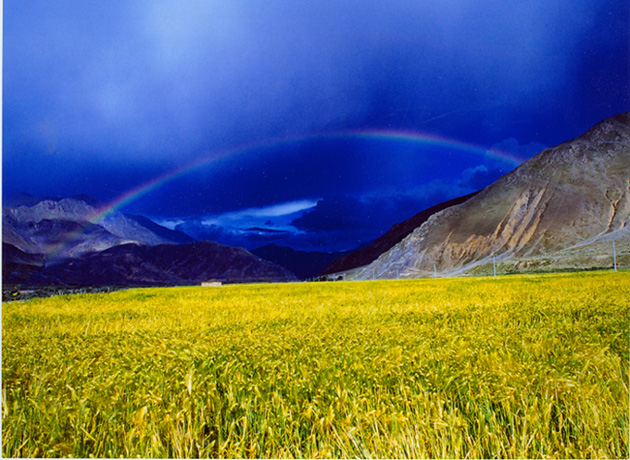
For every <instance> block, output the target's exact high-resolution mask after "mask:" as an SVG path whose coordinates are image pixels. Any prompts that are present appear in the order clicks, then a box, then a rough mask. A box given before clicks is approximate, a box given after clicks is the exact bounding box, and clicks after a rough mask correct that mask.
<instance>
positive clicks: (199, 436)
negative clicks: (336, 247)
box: [2, 272, 630, 458]
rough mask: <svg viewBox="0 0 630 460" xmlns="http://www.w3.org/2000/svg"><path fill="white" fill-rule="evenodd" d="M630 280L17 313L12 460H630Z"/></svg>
mask: <svg viewBox="0 0 630 460" xmlns="http://www.w3.org/2000/svg"><path fill="white" fill-rule="evenodd" d="M629 302H630V278H629V275H628V273H616V274H615V273H604V272H596V273H580V274H558V275H527V276H526V275H523V276H505V277H499V278H467V279H427V280H400V281H366V282H335V283H295V284H276V285H273V284H266V285H265V284H259V285H228V286H220V287H212V288H201V287H186V288H151V289H131V290H128V291H120V292H115V293H110V294H86V295H77V296H61V297H53V298H47V299H34V300H31V301H28V302H12V303H6V304H4V305H3V309H2V454H3V456H5V457H66V456H74V457H91V456H95V457H119V456H123V457H136V456H140V457H362V458H372V457H394V458H399V457H416V458H421V457H440V458H443V457H459V458H479V457H482V458H492V457H508V458H514V457H527V458H541V457H545V458H547V457H552V458H575V457H614V458H615V457H616V458H628V432H629V423H628V420H629V413H628V407H629V400H628V379H629V376H628V375H629V370H628V367H629V356H628V355H629Z"/></svg>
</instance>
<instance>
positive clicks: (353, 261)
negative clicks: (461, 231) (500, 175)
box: [322, 192, 478, 275]
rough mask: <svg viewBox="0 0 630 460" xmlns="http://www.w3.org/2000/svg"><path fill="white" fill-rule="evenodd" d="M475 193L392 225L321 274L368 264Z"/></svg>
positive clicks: (336, 261)
mask: <svg viewBox="0 0 630 460" xmlns="http://www.w3.org/2000/svg"><path fill="white" fill-rule="evenodd" d="M477 193H478V192H475V193H471V194H469V195H465V196H461V197H458V198H453V199H452V200H448V201H444V202H443V203H439V204H436V205H435V206H431V207H430V208H428V209H425V210H424V211H421V212H419V213H418V214H416V215H415V216H413V217H411V218H410V219H407V220H405V221H403V222H400V223H397V224H394V225H393V226H392V227H391V228H390V229H389V230H388V231H387V232H385V233H384V234H383V235H381V236H380V237H378V238H377V239H376V240H374V242H373V243H372V244H370V245H369V246H367V247H365V248H361V249H359V250H357V251H353V252H351V253H350V254H347V255H344V256H342V257H339V258H338V259H335V260H334V261H333V262H332V263H331V264H330V265H328V266H327V267H326V268H325V269H324V270H323V271H322V274H324V275H325V274H330V273H338V272H344V271H347V270H351V269H353V268H357V267H362V266H364V265H367V264H369V263H370V262H372V261H373V260H375V259H376V258H377V257H378V256H380V255H381V254H383V253H384V252H387V251H388V250H390V249H391V248H392V247H394V246H395V245H396V244H398V243H400V242H401V241H402V240H403V239H404V238H405V237H406V236H407V235H409V234H410V233H411V232H413V231H414V230H415V229H416V228H418V227H419V226H420V225H422V224H423V223H425V222H426V221H427V219H428V218H429V217H431V216H432V215H433V214H435V213H436V212H440V211H442V210H443V209H446V208H450V207H451V206H455V205H458V204H460V203H463V202H464V201H466V200H468V199H469V198H471V197H473V196H475V195H476V194H477Z"/></svg>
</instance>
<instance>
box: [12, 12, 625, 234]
mask: <svg viewBox="0 0 630 460" xmlns="http://www.w3.org/2000/svg"><path fill="white" fill-rule="evenodd" d="M629 10H630V7H629V5H628V4H627V2H626V1H625V0H611V1H605V2H602V1H600V0H579V1H569V0H556V1H554V0H551V1H549V0H533V1H528V2H505V1H500V0H481V1H472V0H447V1H442V2H417V1H415V0H414V1H411V0H401V1H397V2H381V1H376V0H368V1H364V2H360V3H357V2H353V1H349V0H345V1H333V0H324V1H318V2H293V1H288V0H276V1H270V2H259V1H253V0H251V1H248V0H234V1H229V2H225V1H218V0H215V1H211V0H184V1H174V0H151V1H149V0H136V1H120V0H111V1H108V2H89V3H87V2H77V1H71V0H59V1H55V2H48V1H44V0H32V1H28V2H23V1H18V0H8V1H5V2H4V92H3V99H4V100H3V102H4V107H3V110H4V115H3V123H4V125H3V170H4V177H3V192H4V193H5V194H7V195H10V194H13V193H17V192H29V193H32V194H35V195H57V196H69V195H73V194H79V193H84V194H89V195H92V196H94V197H95V198H97V199H99V200H101V201H104V202H107V201H110V200H113V199H115V198H116V197H118V196H121V195H124V194H125V193H128V192H129V190H133V189H135V188H138V187H140V186H142V184H144V183H149V182H151V181H153V180H154V179H155V178H156V177H161V176H164V175H168V173H169V171H173V170H177V169H178V168H181V167H182V166H185V165H188V164H195V162H198V161H199V160H200V159H202V158H206V157H208V158H212V157H213V156H216V157H217V158H219V157H220V159H217V160H216V161H209V162H208V163H207V165H205V166H203V167H199V168H196V169H194V170H192V171H191V172H190V173H189V174H187V175H186V177H185V178H182V179H180V180H179V181H177V180H173V181H170V182H167V183H164V185H163V186H161V187H159V188H156V190H154V191H153V192H151V193H150V194H146V196H144V197H143V198H141V199H138V200H137V201H135V202H130V204H129V208H128V209H127V210H128V211H133V212H136V213H143V214H147V215H151V216H153V217H156V218H164V219H166V218H172V219H175V218H183V219H190V218H196V217H200V218H202V219H203V218H205V217H207V216H208V215H219V214H221V213H226V212H230V211H238V210H240V209H245V208H252V207H264V206H272V205H274V204H278V203H286V202H291V201H296V200H305V199H306V200H314V201H317V200H321V199H323V198H324V197H331V196H345V197H354V198H355V199H357V200H359V202H362V203H366V202H367V198H366V197H367V196H368V195H369V196H376V195H378V194H379V193H380V194H390V195H391V194H392V193H394V191H396V190H398V191H399V192H400V193H402V194H403V195H404V194H405V193H407V192H408V191H409V190H420V189H421V188H422V187H423V186H426V184H428V183H431V182H435V181H436V180H438V181H443V182H444V183H446V184H450V187H451V190H452V192H453V193H455V192H459V191H461V190H459V188H461V187H460V185H465V184H464V182H460V181H461V177H462V173H463V171H465V170H473V169H474V168H477V169H476V171H477V174H476V176H475V177H474V179H475V180H474V181H469V184H468V185H470V186H473V185H476V186H482V185H484V180H482V179H483V178H482V177H481V172H482V171H487V172H493V171H496V172H497V173H499V172H502V173H504V172H507V170H508V169H509V168H508V166H507V165H505V164H499V163H498V160H496V161H495V160H492V159H487V158H481V157H478V158H477V157H475V156H474V155H472V156H471V160H470V161H469V160H466V161H464V160H462V159H461V158H456V156H455V154H447V153H445V152H444V151H440V150H436V149H435V148H434V147H427V146H425V147H422V148H420V146H412V145H409V144H403V143H400V142H395V141H393V140H391V141H390V142H389V143H386V142H372V143H366V142H358V141H356V140H348V139H346V140H336V141H334V142H333V141H330V140H329V141H326V142H324V141H321V140H319V141H317V140H313V138H314V137H317V136H321V135H328V134H331V133H348V132H357V131H378V130H381V131H382V130H388V131H394V132H414V133H426V134H430V135H432V136H434V137H441V138H450V139H455V140H457V141H459V142H462V143H465V144H471V145H476V146H479V147H483V148H487V149H490V148H492V147H493V146H495V147H494V148H498V149H499V150H504V151H508V152H509V151H510V149H511V148H513V147H515V146H516V147H515V148H516V149H517V151H518V152H513V153H518V156H519V157H520V158H522V159H525V158H528V157H530V156H531V155H533V154H535V153H537V152H536V150H537V149H538V148H539V147H544V146H551V145H555V144H558V143H560V142H564V141H566V140H568V139H570V138H573V137H575V136H577V135H579V134H581V133H582V132H584V131H585V130H587V129H589V128H590V127H591V126H592V125H593V124H595V123H597V122H598V121H600V120H602V119H603V118H605V117H608V116H611V115H614V114H616V113H618V112H621V111H626V110H628V105H629V97H628V94H629V91H628V81H629V80H630V74H629V69H628V64H627V63H628V40H629V35H628V27H627V25H628V23H629V22H630V15H629ZM602 31H605V33H602ZM309 139H310V140H309ZM510 139H514V142H512V141H509V140H510ZM283 140H294V141H292V142H286V143H284V144H282V143H281V144H278V141H283ZM252 146H259V148H254V149H252ZM496 146H499V147H496ZM525 146H529V148H528V149H525V148H524V147H525ZM226 152H227V153H226ZM444 155H452V156H451V157H448V158H447V160H448V161H447V162H446V164H445V163H444V161H443V158H444ZM460 156H461V155H460ZM475 158H476V159H475ZM513 166H514V165H512V167H513ZM443 168H444V169H445V170H444V171H442V169H443ZM471 168H472V169H471ZM495 175H496V174H494V173H493V174H489V175H488V177H487V180H490V179H491V177H494V176H495ZM472 178H473V177H472V176H471V179H472ZM477 179H479V180H477ZM458 184H459V185H458ZM485 185H487V184H485ZM485 185H484V186H485ZM407 194H408V195H410V196H411V195H413V196H414V198H413V201H414V202H418V201H422V200H423V198H422V197H420V196H419V195H417V194H414V193H411V194H410V193H407ZM411 211H412V210H411V209H409V210H408V212H407V213H409V212H411ZM418 211H419V210H418ZM313 212H315V211H313ZM320 224H321V222H320Z"/></svg>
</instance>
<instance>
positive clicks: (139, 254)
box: [2, 241, 297, 286]
mask: <svg viewBox="0 0 630 460" xmlns="http://www.w3.org/2000/svg"><path fill="white" fill-rule="evenodd" d="M2 277H3V284H5V285H14V284H19V285H28V286H37V285H81V286H178V285H195V284H199V283H201V282H203V281H209V280H217V281H222V282H227V283H248V282H288V281H297V278H296V277H295V275H294V274H293V273H291V272H289V271H288V270H286V269H284V268H282V267H280V266H278V265H276V264H273V263H271V262H269V261H266V260H262V259H260V258H258V257H256V256H254V255H253V254H251V253H249V252H247V251H246V250H244V249H241V248H233V247H229V246H223V245H220V244H217V243H212V242H210V241H200V242H196V243H185V244H179V245H177V244H160V245H156V246H146V245H139V244H135V243H129V244H123V245H117V246H114V247H112V248H109V249H107V250H105V251H100V252H92V253H89V254H84V255H82V256H81V257H76V258H70V259H65V260H63V261H58V262H56V263H53V264H46V263H45V262H44V260H43V258H42V257H41V256H35V255H31V254H26V253H24V252H23V251H20V250H19V249H17V248H15V247H14V246H12V245H9V244H6V243H4V244H3V274H2Z"/></svg>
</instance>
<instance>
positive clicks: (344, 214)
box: [292, 196, 371, 232]
mask: <svg viewBox="0 0 630 460" xmlns="http://www.w3.org/2000/svg"><path fill="white" fill-rule="evenodd" d="M369 211H370V210H369V208H368V207H367V206H365V205H364V204H363V203H361V202H360V201H359V200H357V199H356V198H353V197H351V196H337V197H333V198H327V199H322V200H319V201H318V202H317V206H315V207H314V208H313V209H311V210H308V211H306V212H304V214H302V216H300V217H298V218H297V219H295V220H294V221H293V222H292V225H294V226H295V227H296V228H298V229H300V230H304V231H307V232H330V231H334V230H343V229H347V230H352V231H356V230H360V229H362V228H365V227H366V224H367V223H368V222H369V220H370V217H371V215H370V212H369Z"/></svg>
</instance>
